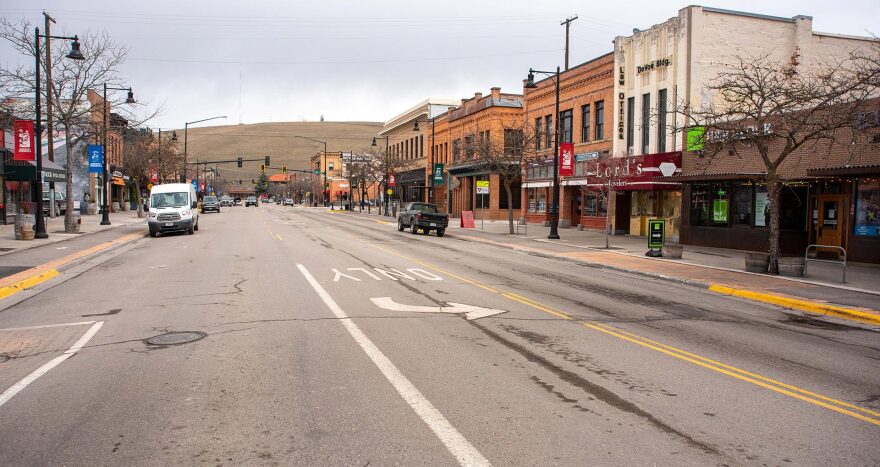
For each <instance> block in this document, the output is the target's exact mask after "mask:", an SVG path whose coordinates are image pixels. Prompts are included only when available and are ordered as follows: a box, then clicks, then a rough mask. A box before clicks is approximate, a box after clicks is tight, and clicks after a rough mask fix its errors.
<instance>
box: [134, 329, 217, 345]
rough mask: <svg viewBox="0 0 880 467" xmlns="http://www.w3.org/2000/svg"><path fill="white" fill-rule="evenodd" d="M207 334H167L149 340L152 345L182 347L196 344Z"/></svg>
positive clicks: (188, 332) (196, 332) (182, 332)
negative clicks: (181, 345) (182, 345)
mask: <svg viewBox="0 0 880 467" xmlns="http://www.w3.org/2000/svg"><path fill="white" fill-rule="evenodd" d="M205 336H207V334H205V333H203V332H199V331H180V332H166V333H165V334H159V335H158V336H154V337H151V338H149V339H147V344H150V345H180V344H189V343H190V342H195V341H197V340H199V339H201V338H203V337H205Z"/></svg>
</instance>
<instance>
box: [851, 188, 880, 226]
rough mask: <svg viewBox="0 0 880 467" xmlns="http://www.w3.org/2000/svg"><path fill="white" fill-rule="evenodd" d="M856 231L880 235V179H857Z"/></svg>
mask: <svg viewBox="0 0 880 467" xmlns="http://www.w3.org/2000/svg"><path fill="white" fill-rule="evenodd" d="M855 208H856V220H855V226H854V227H855V231H854V232H853V233H854V234H856V235H859V236H869V237H878V236H880V179H877V178H860V179H857V180H856V203H855Z"/></svg>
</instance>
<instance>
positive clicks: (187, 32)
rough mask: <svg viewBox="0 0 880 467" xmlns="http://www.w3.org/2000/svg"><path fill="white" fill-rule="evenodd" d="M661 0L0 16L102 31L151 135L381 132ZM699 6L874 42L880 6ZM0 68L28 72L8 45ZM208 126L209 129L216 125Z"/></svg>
mask: <svg viewBox="0 0 880 467" xmlns="http://www.w3.org/2000/svg"><path fill="white" fill-rule="evenodd" d="M687 4H688V3H687V2H686V1H684V0H682V1H680V2H668V1H656V0H645V1H632V2H621V1H607V2H598V1H587V0H580V1H561V0H560V1H556V0H526V1H521V0H503V1H475V0H470V1H464V0H444V1H429V0H421V1H419V0H405V1H398V0H394V1H367V0H362V1H345V2H344V1H330V0H312V1H302V0H300V1H295V0H291V1H284V0H279V1H259V0H250V1H230V0H198V1H195V0H176V1H168V0H151V1H148V2H120V1H118V0H116V1H98V0H76V1H71V0H64V1H62V0H57V1H56V0H44V1H40V0H3V2H2V5H0V14H2V15H4V16H7V17H12V18H14V17H20V16H26V17H27V18H29V19H31V20H32V21H35V22H39V24H40V25H41V24H42V15H41V14H40V12H41V11H42V10H43V9H45V10H46V11H48V12H49V13H50V14H52V15H53V16H54V17H55V18H56V19H57V21H58V22H57V25H55V26H53V33H62V32H65V33H69V34H80V35H82V34H83V33H84V32H85V31H88V30H92V31H100V30H106V31H107V32H108V33H109V34H110V36H112V37H113V38H114V39H115V40H116V41H118V42H119V43H121V44H124V45H126V46H127V47H129V49H130V52H129V55H128V60H127V62H126V64H125V65H124V68H123V70H122V74H123V76H125V77H126V79H127V81H128V84H129V85H131V86H132V87H133V88H134V90H135V94H136V96H137V97H138V98H139V100H140V101H149V102H151V103H152V104H154V105H155V104H161V105H162V106H163V108H164V113H163V114H162V115H161V116H160V117H159V118H158V119H156V120H155V121H153V122H151V123H150V124H151V126H161V127H174V128H180V127H182V126H183V122H185V121H192V120H198V119H201V118H206V117H212V116H215V115H228V116H229V118H228V119H227V120H225V121H224V120H218V121H217V122H216V123H220V124H234V123H239V122H242V123H257V122H267V121H275V122H278V121H300V120H309V121H315V120H318V119H319V118H320V116H321V115H323V116H324V118H325V119H327V120H335V121H340V120H370V121H385V120H387V119H389V118H391V117H393V116H394V115H396V114H398V113H400V112H402V111H404V110H406V109H407V108H409V107H411V106H413V105H415V104H416V103H418V102H419V101H421V100H423V99H425V98H427V97H438V98H452V99H459V98H462V97H469V96H472V95H473V93H474V92H478V91H479V92H483V93H487V92H488V90H489V88H490V87H492V86H501V88H502V91H508V92H521V91H522V79H523V78H524V77H525V75H526V73H527V71H528V69H529V67H533V68H536V69H546V70H550V69H554V68H555V67H556V66H557V65H561V64H562V61H563V49H564V28H563V27H562V26H560V24H559V23H560V21H562V20H564V19H565V18H566V17H568V16H572V15H578V16H579V19H578V20H577V21H575V22H573V23H572V26H571V59H570V62H571V64H572V65H574V64H577V63H581V62H584V61H586V60H589V59H591V58H594V57H596V56H598V55H601V54H603V53H607V52H610V51H611V50H612V44H611V41H612V39H613V38H614V37H615V36H618V35H630V34H631V33H632V29H633V28H647V27H650V26H651V25H653V24H657V23H660V22H663V21H665V20H666V19H668V18H670V17H672V16H674V15H676V14H677V11H678V10H679V9H680V8H682V7H684V6H685V5H687ZM706 5H707V6H714V7H719V8H729V9H738V10H746V11H751V12H755V13H763V14H769V15H777V16H785V17H791V16H794V15H797V14H804V15H811V16H813V18H814V19H813V27H814V29H815V30H818V31H823V32H834V33H841V34H855V35H866V34H868V33H869V32H873V33H875V34H876V33H880V31H878V30H877V29H878V20H877V19H878V18H880V1H877V0H846V1H836V2H835V1H830V2H829V1H827V0H822V1H812V0H800V1H790V0H785V1H773V2H766V1H763V2H758V1H743V0H736V1H727V0H716V1H713V2H711V3H707V4H706ZM0 63H3V65H4V66H12V65H15V64H19V63H30V59H26V58H24V57H21V56H18V55H17V54H16V53H15V52H14V51H12V50H11V49H10V48H9V46H8V45H7V44H5V43H3V44H0ZM211 123H214V122H211Z"/></svg>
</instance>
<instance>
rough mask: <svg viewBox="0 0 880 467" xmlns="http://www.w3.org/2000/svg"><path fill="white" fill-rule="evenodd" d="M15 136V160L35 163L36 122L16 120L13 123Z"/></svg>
mask: <svg viewBox="0 0 880 467" xmlns="http://www.w3.org/2000/svg"><path fill="white" fill-rule="evenodd" d="M13 132H14V134H15V136H14V137H15V154H14V155H13V157H12V158H13V160H17V161H33V160H36V158H35V157H34V154H35V153H34V122H32V121H31V120H16V121H15V123H13Z"/></svg>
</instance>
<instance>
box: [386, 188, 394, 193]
mask: <svg viewBox="0 0 880 467" xmlns="http://www.w3.org/2000/svg"><path fill="white" fill-rule="evenodd" d="M385 193H388V194H389V195H390V194H391V193H394V190H392V189H391V188H389V189H388V190H386V191H385Z"/></svg>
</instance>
